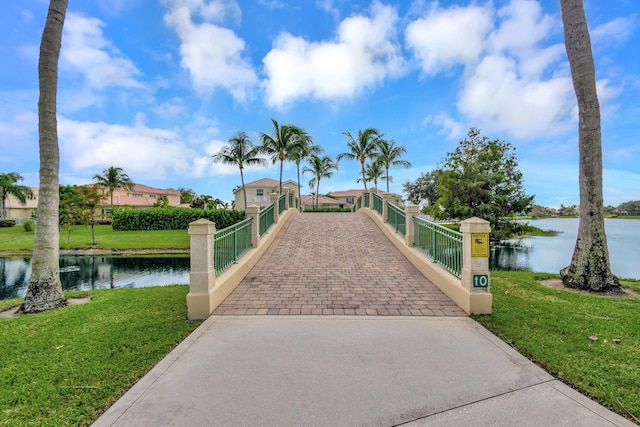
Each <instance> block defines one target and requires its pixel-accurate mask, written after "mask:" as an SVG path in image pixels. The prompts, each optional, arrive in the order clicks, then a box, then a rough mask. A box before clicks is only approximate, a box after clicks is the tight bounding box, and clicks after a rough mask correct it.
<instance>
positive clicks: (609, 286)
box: [560, 0, 620, 291]
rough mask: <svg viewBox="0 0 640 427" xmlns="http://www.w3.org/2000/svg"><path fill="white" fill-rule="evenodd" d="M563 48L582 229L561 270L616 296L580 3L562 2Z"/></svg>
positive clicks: (571, 281)
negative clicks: (572, 102) (575, 123)
mask: <svg viewBox="0 0 640 427" xmlns="http://www.w3.org/2000/svg"><path fill="white" fill-rule="evenodd" d="M560 8H561V11H562V21H563V24H564V36H565V47H566V50H567V56H568V58H569V65H570V67H571V77H572V79H573V87H574V89H575V92H576V97H577V99H578V112H579V114H578V117H579V132H578V138H579V151H580V165H579V170H580V172H579V182H580V223H579V226H578V237H577V240H576V246H575V249H574V252H573V257H572V258H571V264H570V265H569V266H568V267H565V268H564V269H562V270H561V272H560V274H561V275H562V281H563V283H564V284H565V285H566V286H569V287H573V288H581V289H587V290H591V291H608V290H619V289H620V283H619V282H618V278H617V277H615V276H614V275H613V274H611V267H610V264H609V250H608V247H607V236H606V234H605V228H604V203H603V197H602V143H601V131H600V104H599V102H598V95H597V91H596V73H595V65H594V62H593V54H592V52H591V39H590V36H589V29H588V27H587V20H586V17H585V13H584V5H583V2H582V0H560Z"/></svg>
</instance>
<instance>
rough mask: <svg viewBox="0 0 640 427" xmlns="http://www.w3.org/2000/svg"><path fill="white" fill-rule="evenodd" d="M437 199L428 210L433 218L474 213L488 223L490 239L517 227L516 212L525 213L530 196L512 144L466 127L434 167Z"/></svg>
mask: <svg viewBox="0 0 640 427" xmlns="http://www.w3.org/2000/svg"><path fill="white" fill-rule="evenodd" d="M437 173H438V195H439V197H438V200H437V201H436V204H435V206H434V207H433V208H432V209H431V210H430V213H431V215H433V216H434V217H435V218H455V219H466V218H469V217H472V216H477V217H480V218H482V219H485V220H487V221H489V222H490V223H491V228H492V232H493V233H492V238H494V239H499V238H505V237H509V236H510V235H511V234H512V233H513V232H515V231H516V230H517V229H518V226H517V223H516V222H515V221H512V220H511V219H510V217H512V216H513V215H514V214H516V213H521V212H528V211H529V209H530V208H531V203H532V202H533V196H528V195H526V194H525V193H524V190H523V188H522V173H521V172H520V171H519V170H518V160H517V158H516V155H515V147H514V146H513V145H511V144H509V143H507V142H504V141H500V140H497V139H494V140H490V139H489V138H487V137H486V136H480V131H479V130H478V129H475V128H472V129H471V130H469V133H468V134H467V137H466V138H465V139H464V140H462V141H460V143H459V144H458V147H457V148H456V149H455V151H453V152H451V153H448V154H447V156H446V158H445V160H444V162H443V164H442V166H441V167H440V169H439V170H438V172H437Z"/></svg>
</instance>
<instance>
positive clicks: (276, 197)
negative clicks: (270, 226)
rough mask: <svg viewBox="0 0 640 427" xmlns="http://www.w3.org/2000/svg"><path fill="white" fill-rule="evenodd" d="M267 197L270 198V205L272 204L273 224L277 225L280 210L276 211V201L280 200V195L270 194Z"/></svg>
mask: <svg viewBox="0 0 640 427" xmlns="http://www.w3.org/2000/svg"><path fill="white" fill-rule="evenodd" d="M269 197H270V198H271V203H273V223H274V224H277V223H278V221H279V220H280V212H278V211H279V210H280V209H278V201H279V199H280V194H278V193H271V194H270V195H269Z"/></svg>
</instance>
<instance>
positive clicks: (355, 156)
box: [336, 128, 381, 191]
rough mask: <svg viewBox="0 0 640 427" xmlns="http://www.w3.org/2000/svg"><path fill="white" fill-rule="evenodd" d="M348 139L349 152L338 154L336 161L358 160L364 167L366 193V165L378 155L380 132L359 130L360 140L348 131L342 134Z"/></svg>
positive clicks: (369, 129)
mask: <svg viewBox="0 0 640 427" xmlns="http://www.w3.org/2000/svg"><path fill="white" fill-rule="evenodd" d="M342 134H343V135H344V136H346V137H347V147H348V148H349V151H348V152H346V153H341V154H338V157H336V160H337V161H338V162H339V161H340V160H342V159H347V160H358V161H359V162H360V165H361V167H362V182H363V183H364V191H367V177H366V176H365V171H364V163H365V162H366V161H367V159H374V158H375V157H376V155H377V154H378V142H377V141H378V139H379V138H380V136H381V135H380V132H378V130H377V129H374V128H367V129H365V130H358V138H357V139H356V138H354V137H353V136H352V135H351V133H349V132H348V131H344V132H342Z"/></svg>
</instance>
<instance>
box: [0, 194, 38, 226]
mask: <svg viewBox="0 0 640 427" xmlns="http://www.w3.org/2000/svg"><path fill="white" fill-rule="evenodd" d="M29 189H30V190H31V192H32V193H33V195H32V196H31V197H27V200H26V203H25V204H24V205H23V204H22V203H20V201H19V200H18V199H16V198H15V197H14V196H12V195H9V196H8V197H7V200H5V208H6V209H7V217H6V218H4V219H12V220H14V221H15V222H16V224H22V223H23V222H25V221H26V220H28V219H29V218H31V217H32V215H33V214H34V213H35V211H36V208H37V207H38V187H29ZM1 209H2V208H1V207H0V210H1Z"/></svg>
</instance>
